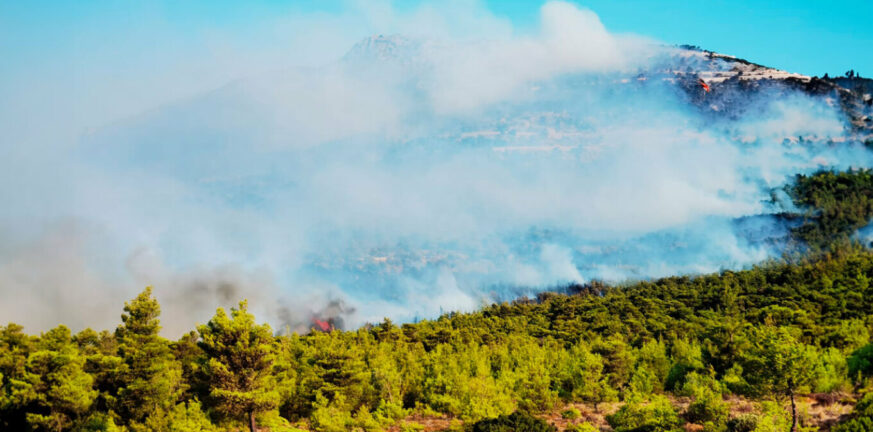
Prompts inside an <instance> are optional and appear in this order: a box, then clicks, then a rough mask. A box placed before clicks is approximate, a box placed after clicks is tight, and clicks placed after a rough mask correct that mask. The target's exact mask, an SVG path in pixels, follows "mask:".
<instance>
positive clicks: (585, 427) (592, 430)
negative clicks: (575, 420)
mask: <svg viewBox="0 0 873 432" xmlns="http://www.w3.org/2000/svg"><path fill="white" fill-rule="evenodd" d="M564 431H565V432H599V430H598V429H597V428H596V427H594V425H592V424H591V423H588V422H582V423H579V424H570V425H567V428H566V429H564Z"/></svg>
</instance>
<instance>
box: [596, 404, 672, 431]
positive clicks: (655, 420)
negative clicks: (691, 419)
mask: <svg viewBox="0 0 873 432" xmlns="http://www.w3.org/2000/svg"><path fill="white" fill-rule="evenodd" d="M606 421H607V422H609V425H610V426H612V428H613V429H615V431H616V432H630V431H634V432H643V431H645V432H668V431H678V430H680V426H681V424H682V422H681V420H679V415H677V414H676V410H675V409H673V406H672V405H670V401H669V400H667V398H666V397H664V396H660V395H656V396H653V397H652V398H651V400H650V401H648V402H643V401H642V399H641V398H640V397H639V396H633V397H631V398H630V399H629V400H628V402H627V403H625V404H624V405H622V407H621V408H619V410H618V411H616V412H615V413H614V414H612V415H609V416H607V417H606Z"/></svg>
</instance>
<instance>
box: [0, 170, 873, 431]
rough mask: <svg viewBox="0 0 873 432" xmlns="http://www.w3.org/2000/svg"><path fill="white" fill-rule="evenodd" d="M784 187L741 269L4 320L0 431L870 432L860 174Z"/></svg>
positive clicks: (143, 299) (870, 260)
mask: <svg viewBox="0 0 873 432" xmlns="http://www.w3.org/2000/svg"><path fill="white" fill-rule="evenodd" d="M787 191H788V193H789V195H790V196H791V197H792V198H793V199H794V200H795V203H796V204H797V205H798V206H799V208H802V209H803V213H800V214H795V215H792V216H791V217H792V218H793V219H795V220H797V221H799V222H798V223H797V225H796V227H795V228H793V230H792V236H793V238H794V241H795V242H796V250H793V251H791V252H790V253H786V256H785V257H784V258H783V259H780V260H774V261H772V262H766V263H761V264H760V265H758V266H756V267H754V268H750V269H747V270H740V271H723V272H720V273H717V274H708V275H697V276H676V277H668V278H663V279H658V280H651V281H640V282H634V283H626V284H623V285H619V286H611V285H606V284H602V283H591V284H588V285H585V286H577V287H574V289H573V292H572V293H571V294H555V293H542V294H540V295H538V296H537V298H535V299H527V298H521V299H517V300H515V301H513V302H511V303H502V304H493V305H490V306H488V307H484V308H483V309H481V310H479V311H477V312H474V313H449V314H445V315H443V316H441V317H439V318H438V319H435V320H424V321H421V322H417V323H407V324H402V325H396V324H394V323H392V322H391V321H390V320H388V319H385V320H384V321H383V322H381V323H378V324H373V325H367V326H364V327H361V328H358V329H355V330H351V331H339V330H337V331H331V332H311V333H309V334H305V335H299V334H296V333H295V334H285V333H284V332H282V331H277V330H281V329H272V328H270V327H269V326H268V325H266V324H262V323H259V322H257V320H256V319H255V317H254V316H253V315H252V314H251V313H250V312H249V311H248V308H247V303H246V302H245V301H241V302H240V303H239V305H238V307H236V308H233V309H231V310H230V311H225V310H223V309H218V310H217V312H216V313H215V315H214V316H213V317H212V318H211V319H210V320H209V321H208V322H207V323H205V324H203V325H200V326H198V327H197V328H196V329H194V330H192V331H191V332H190V333H188V334H186V335H184V336H183V337H181V338H180V339H179V340H175V341H174V340H168V339H165V338H164V337H162V336H161V334H160V329H161V327H160V305H159V304H158V302H157V301H156V300H155V298H154V297H153V295H152V292H151V289H150V288H146V289H145V290H144V291H142V293H141V294H139V295H138V296H137V297H136V298H133V299H131V300H130V301H129V302H127V303H126V304H125V305H124V307H123V310H121V312H122V314H121V321H120V323H119V325H118V327H117V328H116V329H114V331H109V330H104V331H100V332H98V331H94V330H91V329H86V330H83V331H80V332H78V333H73V332H71V330H70V329H69V328H67V327H65V326H63V325H60V326H58V327H56V328H53V329H51V330H49V331H46V332H44V333H42V334H40V335H28V334H26V333H25V332H24V331H23V329H22V328H21V327H20V326H18V325H16V324H14V323H10V324H8V325H6V326H4V327H0V430H3V431H27V430H36V431H130V432H138V431H174V432H181V431H237V430H239V431H243V430H260V431H297V430H312V431H353V430H356V431H382V430H385V431H387V430H396V431H420V430H457V431H554V430H569V431H586V432H593V431H596V430H613V431H616V432H631V431H634V432H667V431H677V432H678V431H685V432H699V431H707V432H710V431H711V432H727V431H730V432H753V431H756V432H769V431H783V432H789V431H811V430H818V429H826V430H833V431H835V432H856V431H857V432H860V431H867V432H873V343H871V333H873V286H871V281H873V251H871V250H870V249H869V248H868V247H866V246H865V245H862V244H859V243H858V242H857V241H856V240H854V239H853V238H852V234H853V233H854V232H855V231H856V230H857V229H858V228H861V227H863V226H865V225H866V224H867V223H868V221H869V220H870V219H871V216H873V173H871V172H870V171H849V172H843V173H835V172H821V173H817V174H814V175H811V176H798V177H797V178H796V179H795V182H793V183H792V185H791V186H790V187H789V188H787ZM119 306H120V305H119Z"/></svg>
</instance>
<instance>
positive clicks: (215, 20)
mask: <svg viewBox="0 0 873 432" xmlns="http://www.w3.org/2000/svg"><path fill="white" fill-rule="evenodd" d="M358 3H360V2H358ZM367 3H373V2H367ZM418 3H420V2H409V1H407V2H394V8H395V9H397V10H404V9H413V8H415V7H417V6H418ZM454 3H459V2H457V1H455V2H451V1H449V2H443V4H449V5H451V4H454ZM460 3H463V2H460ZM575 3H576V4H578V5H580V6H584V7H587V8H590V9H591V10H593V11H594V12H595V13H597V14H598V15H599V16H600V18H601V20H602V21H603V22H604V24H605V25H606V27H607V28H608V29H609V30H611V31H614V32H629V33H636V34H640V35H645V36H650V37H653V38H655V39H659V40H662V41H665V42H669V43H689V44H693V45H700V46H702V47H704V48H707V49H711V50H716V51H720V52H725V53H729V54H733V55H737V56H740V57H744V58H747V59H749V60H753V61H756V62H760V63H763V64H766V65H769V66H774V67H779V68H784V69H788V70H790V71H795V72H800V73H804V74H815V75H820V74H823V73H825V72H828V73H831V74H835V73H839V74H841V73H843V72H845V71H846V70H848V69H849V68H854V69H855V70H857V71H859V72H860V73H861V74H866V75H873V55H870V54H869V52H871V51H873V26H871V25H870V23H871V20H873V2H871V1H867V0H850V1H832V2H821V1H810V0H796V1H766V2H764V1H740V0H734V1H726V0H717V1H707V2H690V1H681V0H664V1H642V0H629V1H615V0H588V1H577V2H575ZM354 4H355V2H350V1H329V0H318V1H311V0H304V1H293V2H289V1H260V2H258V1H254V2H232V1H221V0H219V1H185V2H176V1H152V2H135V3H134V2H122V1H105V0H101V1H81V2H73V1H28V2H3V3H2V4H0V51H2V52H3V54H4V58H5V59H6V60H7V61H6V62H4V63H5V64H6V65H7V67H8V66H10V65H12V64H15V63H18V64H21V63H22V62H23V63H24V64H27V63H31V62H32V65H33V66H37V67H38V66H39V65H40V64H41V62H43V61H44V60H41V59H45V58H47V57H48V58H63V57H64V56H65V55H69V54H71V53H74V52H76V48H77V47H80V48H81V47H82V46H83V45H84V46H88V48H89V49H91V48H98V47H101V46H102V47H103V48H105V49H104V50H103V51H102V52H101V51H100V50H99V49H98V50H95V51H93V55H94V56H95V60H96V59H97V58H100V56H101V55H105V56H107V57H113V56H114V57H116V61H118V58H117V57H127V60H126V62H127V64H134V65H135V64H136V63H137V62H136V58H130V57H135V54H134V53H135V52H137V51H138V50H142V49H146V50H148V49H163V48H166V47H167V46H166V45H164V44H172V45H176V46H178V47H185V46H186V45H187V46H188V47H191V48H192V49H196V47H197V44H198V41H199V40H201V39H202V38H203V37H204V34H208V32H209V31H210V30H214V29H216V28H221V29H223V30H225V31H229V32H230V34H231V35H232V37H234V38H239V39H240V41H241V43H245V42H244V40H245V39H246V38H250V37H251V38H257V37H258V29H259V27H262V26H263V25H264V23H265V22H269V21H271V20H274V19H276V18H277V17H281V16H290V15H295V14H303V13H310V14H311V13H313V12H315V13H320V14H328V15H329V14H342V13H343V12H344V11H347V10H349V9H352V8H354ZM541 4H542V2H540V1H523V0H486V1H485V4H484V6H485V7H486V8H487V9H489V10H490V11H491V12H492V13H493V14H495V15H497V16H498V17H502V18H506V19H509V20H511V22H512V23H513V26H514V27H515V29H516V31H525V29H530V28H533V27H535V25H536V22H537V19H538V10H539V7H540V6H541ZM150 36H154V38H151V37H150ZM112 40H115V41H116V43H112V42H111V41H112ZM259 42H266V41H259ZM125 49H128V50H130V51H129V52H124V50H125ZM101 60H106V59H105V58H102V59H101ZM123 66H124V65H123V64H122V65H120V67H123ZM0 67H3V66H0ZM13 68H14V66H13ZM6 72H7V73H8V70H7V71H6Z"/></svg>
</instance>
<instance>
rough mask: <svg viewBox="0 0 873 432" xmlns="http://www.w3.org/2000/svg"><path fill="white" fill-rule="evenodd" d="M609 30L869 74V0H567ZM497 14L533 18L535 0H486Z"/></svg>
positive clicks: (798, 66) (872, 11) (809, 68)
mask: <svg viewBox="0 0 873 432" xmlns="http://www.w3.org/2000/svg"><path fill="white" fill-rule="evenodd" d="M575 3H576V4H578V5H581V6H585V7H588V8H589V9H591V10H593V11H594V12H595V13H597V14H598V15H599V16H600V19H601V20H602V21H603V23H604V24H605V25H606V27H607V28H608V29H609V30H611V31H614V32H629V33H637V34H641V35H646V36H651V37H654V38H656V39H659V40H662V41H664V42H668V43H676V44H683V43H685V44H691V45H699V46H701V47H703V48H705V49H709V50H713V51H719V52H723V53H726V54H731V55H736V56H738V57H743V58H746V59H748V60H750V61H755V62H757V63H762V64H765V65H767V66H772V67H778V68H781V69H786V70H789V71H792V72H799V73H803V74H807V75H823V74H824V73H825V72H827V73H830V74H831V75H833V74H842V73H843V72H845V71H847V70H849V69H852V68H853V69H855V70H856V71H858V72H859V73H861V74H862V75H863V76H873V54H871V53H873V25H871V22H873V1H869V0H853V1H827V2H825V1H811V0H793V1H748V0H715V1H712V0H710V1H705V2H694V1H682V0H659V1H652V0H622V1H615V0H590V1H584V2H575ZM488 4H489V7H490V8H492V9H493V10H494V11H495V13H497V14H505V15H506V16H509V17H512V19H513V21H516V22H518V23H519V24H522V25H528V26H531V25H534V23H535V20H536V10H537V8H538V5H537V2H528V1H512V0H509V1H506V0H490V1H489V2H488Z"/></svg>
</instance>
